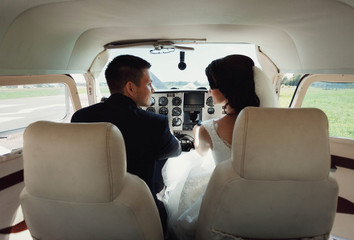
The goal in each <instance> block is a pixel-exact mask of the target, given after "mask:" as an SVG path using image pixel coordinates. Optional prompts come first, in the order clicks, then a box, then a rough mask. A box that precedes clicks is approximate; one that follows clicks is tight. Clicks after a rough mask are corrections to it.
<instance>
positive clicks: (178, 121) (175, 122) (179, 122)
mask: <svg viewBox="0 0 354 240" xmlns="http://www.w3.org/2000/svg"><path fill="white" fill-rule="evenodd" d="M181 125H182V119H180V118H179V117H176V118H173V119H172V126H173V127H178V126H181Z"/></svg>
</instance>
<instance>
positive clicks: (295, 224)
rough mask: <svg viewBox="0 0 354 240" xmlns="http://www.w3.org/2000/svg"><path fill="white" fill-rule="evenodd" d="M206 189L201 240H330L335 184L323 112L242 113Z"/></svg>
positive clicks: (276, 110)
mask: <svg viewBox="0 0 354 240" xmlns="http://www.w3.org/2000/svg"><path fill="white" fill-rule="evenodd" d="M231 152H232V153H231V161H226V162H224V163H222V164H219V165H218V166H217V167H216V168H215V170H214V172H213V175H212V177H211V179H210V182H209V184H208V187H207V190H206V193H205V196H204V199H203V202H202V206H201V210H200V215H199V220H198V229H197V239H203V240H204V239H301V238H305V237H314V238H315V239H327V238H328V234H329V233H330V231H331V228H332V225H333V221H334V216H335V212H336V204H337V195H338V185H337V182H336V180H335V179H333V178H332V177H331V176H330V175H329V171H330V153H329V139H328V121H327V118H326V115H325V114H324V113H323V112H322V111H320V110H318V109H279V108H255V107H250V108H246V109H244V110H243V111H242V112H241V113H240V115H239V116H238V118H237V120H236V124H235V128H234V133H233V144H232V151H231Z"/></svg>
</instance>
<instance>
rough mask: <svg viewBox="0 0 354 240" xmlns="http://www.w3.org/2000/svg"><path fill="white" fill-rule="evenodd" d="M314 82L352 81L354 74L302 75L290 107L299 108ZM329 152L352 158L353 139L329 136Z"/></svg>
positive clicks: (353, 150) (353, 153) (353, 151)
mask: <svg viewBox="0 0 354 240" xmlns="http://www.w3.org/2000/svg"><path fill="white" fill-rule="evenodd" d="M314 82H333V83H335V82H339V83H346V82H347V83H354V75H346V74H311V75H305V76H303V77H302V79H301V80H300V82H299V83H298V85H297V87H296V89H295V92H294V96H293V99H292V101H291V103H290V106H289V107H290V108H301V107H302V102H303V100H304V98H305V95H306V93H307V90H308V89H309V87H310V86H311V84H312V83H314ZM329 142H330V152H331V154H332V155H336V156H342V157H347V158H351V159H352V158H353V156H354V140H353V139H349V138H345V137H332V136H330V137H329Z"/></svg>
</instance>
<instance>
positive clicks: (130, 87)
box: [123, 81, 137, 100]
mask: <svg viewBox="0 0 354 240" xmlns="http://www.w3.org/2000/svg"><path fill="white" fill-rule="evenodd" d="M136 89H137V86H136V85H135V84H134V83H133V82H131V81H128V82H127V83H126V84H125V86H124V88H123V93H124V95H126V96H127V97H130V98H131V99H133V100H135V98H136V95H137V91H136Z"/></svg>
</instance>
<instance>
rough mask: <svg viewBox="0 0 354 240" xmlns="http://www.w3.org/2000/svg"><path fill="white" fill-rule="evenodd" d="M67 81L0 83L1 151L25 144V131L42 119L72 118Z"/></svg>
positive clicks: (62, 119)
mask: <svg viewBox="0 0 354 240" xmlns="http://www.w3.org/2000/svg"><path fill="white" fill-rule="evenodd" d="M67 91H68V90H67V87H66V85H65V84H63V83H50V84H32V85H12V86H1V87H0V155H1V154H4V152H5V153H6V151H11V150H12V149H16V148H19V147H22V132H23V129H24V128H25V127H27V126H28V125H29V124H30V123H32V122H35V121H38V120H48V121H56V122H59V121H60V122H62V121H69V112H70V111H72V110H70V109H71V107H70V104H69V103H70V98H69V95H68V93H67Z"/></svg>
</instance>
